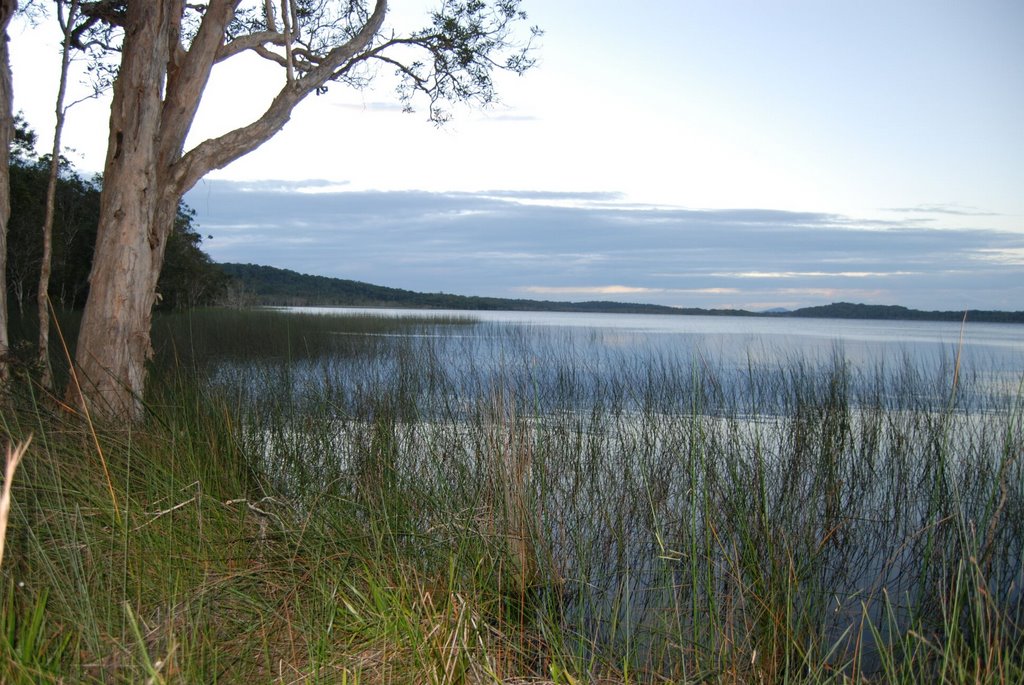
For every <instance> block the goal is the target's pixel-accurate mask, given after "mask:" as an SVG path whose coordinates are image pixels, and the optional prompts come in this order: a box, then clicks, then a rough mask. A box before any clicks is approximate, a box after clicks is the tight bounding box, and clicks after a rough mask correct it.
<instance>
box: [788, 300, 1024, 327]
mask: <svg viewBox="0 0 1024 685" xmlns="http://www.w3.org/2000/svg"><path fill="white" fill-rule="evenodd" d="M965 314H966V316H967V320H968V321H975V322H983V323H1024V312H999V311H992V310H982V309H969V310H967V312H966V313H965V312H963V311H959V312H956V311H947V312H941V311H922V310H919V309H908V308H906V307H901V306H899V305H884V304H853V303H851V302H836V303H834V304H828V305H823V306H820V307H804V308H803V309H797V310H794V311H792V312H788V313H786V314H772V315H771V316H797V317H807V318H816V319H824V318H827V319H891V320H899V321H963V320H964V315H965Z"/></svg>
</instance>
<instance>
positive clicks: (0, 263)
mask: <svg viewBox="0 0 1024 685" xmlns="http://www.w3.org/2000/svg"><path fill="white" fill-rule="evenodd" d="M17 10H18V2H17V0H0V383H2V382H4V381H6V380H7V375H8V364H7V354H8V348H9V347H10V341H9V339H8V337H7V222H8V220H9V219H10V216H11V190H10V177H11V175H10V159H9V156H8V150H10V147H11V137H12V136H13V134H14V111H13V110H14V88H13V85H12V83H11V81H12V79H11V56H10V52H9V51H8V41H9V38H8V35H7V27H8V25H10V23H11V18H12V17H13V16H14V13H15V12H16V11H17Z"/></svg>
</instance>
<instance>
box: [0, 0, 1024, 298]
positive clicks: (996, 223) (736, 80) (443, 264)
mask: <svg viewBox="0 0 1024 685" xmlns="http://www.w3.org/2000/svg"><path fill="white" fill-rule="evenodd" d="M392 5H393V10H392V12H391V15H390V17H389V21H390V22H391V25H393V26H395V27H397V28H399V29H401V28H402V27H414V26H416V25H417V24H418V23H422V20H423V18H424V17H426V15H427V12H428V11H429V10H430V8H431V7H433V6H434V5H435V3H433V2H431V1H429V0H410V1H409V2H404V3H403V2H400V0H394V2H393V3H392ZM523 8H524V9H525V10H526V11H527V12H528V13H529V23H530V24H537V25H539V26H540V27H541V28H542V29H543V30H544V31H545V35H544V37H543V38H542V40H541V41H540V42H539V45H538V51H537V57H538V62H537V66H536V67H535V68H534V69H533V70H531V71H530V72H528V73H527V74H526V75H525V76H522V77H514V76H511V75H502V76H501V77H500V78H499V79H498V90H499V95H500V97H501V100H502V101H501V103H499V104H498V105H496V106H493V107H491V108H489V109H486V110H480V109H473V108H468V107H458V108H456V109H455V110H454V111H453V114H454V118H453V120H452V121H451V122H450V123H449V124H447V125H446V126H444V127H442V128H437V127H435V126H434V125H433V124H431V123H430V122H429V121H427V116H426V110H425V107H420V108H419V109H418V111H416V112H414V113H412V114H408V113H403V112H402V111H401V107H400V106H399V105H398V104H397V100H396V98H395V97H394V95H393V92H392V91H391V89H390V87H384V85H383V84H384V82H386V81H387V78H386V74H383V75H382V77H381V79H380V81H381V82H382V87H380V88H376V89H369V90H363V91H353V90H349V89H345V88H343V87H341V86H333V87H332V88H331V89H330V90H329V92H328V93H327V94H326V95H323V96H319V97H311V98H309V99H308V100H307V101H306V102H304V103H303V104H302V105H300V106H299V107H298V108H297V109H296V111H295V112H294V114H293V117H292V121H291V122H290V123H289V124H288V125H287V126H286V127H285V129H284V130H283V131H282V132H281V133H279V134H278V136H277V137H275V138H274V139H273V140H271V141H270V142H268V143H267V144H265V145H264V146H263V147H262V148H260V149H258V150H257V151H255V152H253V153H251V154H250V155H248V156H247V157H245V158H243V159H241V160H239V161H237V162H235V163H234V164H232V165H230V166H229V167H227V168H226V169H223V170H220V171H216V172H214V173H211V174H210V175H209V176H208V177H207V178H206V179H204V180H203V181H200V183H199V184H198V185H197V186H196V187H195V188H194V189H193V190H192V191H191V192H190V193H189V194H188V195H187V196H186V201H187V202H188V203H189V205H190V206H191V207H192V208H193V209H195V211H196V217H197V222H198V226H199V230H200V232H201V233H202V234H203V235H204V236H209V237H208V238H206V239H205V241H204V248H205V249H206V250H207V251H208V253H209V254H210V255H211V257H213V258H214V259H215V260H217V261H232V262H251V263H258V264H265V265H269V266H276V267H280V268H287V269H293V270H295V271H299V272H302V273H310V274H318V275H324V276H334V277H339V278H350V279H355V280H361V281H367V282H371V283H375V284H379V285H386V286H391V287H399V288H407V289H411V290H418V291H424V292H447V293H455V294H464V295H485V296H496V297H514V298H522V297H528V298H536V299H550V300H572V301H580V300H597V299H601V300H616V301H626V302H651V303H657V304H667V305H672V306H680V307H715V308H740V309H750V310H761V309H770V308H779V307H781V308H796V307H802V306H812V305H818V304H827V303H829V302H839V301H848V302H865V303H872V304H900V305H904V306H909V307H914V308H919V309H941V310H960V309H965V308H981V309H1003V310H1021V309H1024V192H1022V191H1024V123H1022V122H1024V40H1021V38H1020V36H1021V30H1022V27H1024V3H1021V2H1019V0H970V1H967V0H963V1H953V0H949V1H945V0H941V1H940V0H900V1H899V2H893V1H892V0H885V1H879V0H866V1H860V2H856V3H854V2H833V1H831V0H817V1H813V2H812V1H810V0H805V1H796V0H773V1H772V2H763V1H761V0H756V1H755V0H750V1H740V0H707V1H704V0H700V1H697V0H637V1H636V2H633V3H621V2H612V1H610V0H588V1H587V2H583V1H582V0H558V1H557V2H556V1H553V0H548V1H546V2H542V1H541V0H524V1H523ZM11 33H12V46H11V52H12V61H13V68H14V78H15V107H16V108H20V109H22V110H24V111H25V113H26V116H27V117H28V119H29V121H30V122H31V123H32V124H33V126H35V127H36V128H37V130H39V131H40V132H41V133H42V134H43V135H42V137H43V138H44V139H45V138H46V136H47V133H46V132H47V131H48V127H49V126H52V123H51V122H52V119H53V115H52V110H53V97H54V94H55V92H56V79H55V76H56V73H57V68H56V59H57V57H58V56H57V38H56V37H54V36H53V35H52V34H53V32H52V31H47V30H46V27H45V26H43V27H35V28H30V27H27V26H26V25H24V24H19V25H16V26H14V27H13V28H12V31H11ZM524 35H525V32H524ZM50 64H52V65H53V66H52V67H50V66H47V65H50ZM282 78H283V76H281V75H280V74H278V73H277V72H275V71H273V70H267V69H266V68H265V67H264V66H263V65H262V64H257V63H255V62H253V61H246V62H244V63H243V64H240V65H225V66H224V67H222V68H219V70H218V72H215V74H214V79H213V81H212V82H211V85H210V87H209V88H208V89H207V94H206V98H205V99H204V103H203V106H202V109H201V111H200V114H199V117H198V118H197V121H196V123H195V125H194V126H193V129H192V133H191V136H190V144H194V143H195V142H198V141H200V140H202V139H204V138H207V137H209V136H211V135H216V134H217V133H220V132H223V131H225V130H229V129H231V128H234V127H235V126H237V125H240V124H244V123H247V122H248V120H250V119H252V118H254V117H255V116H257V115H258V113H259V112H260V111H261V106H263V105H265V104H266V102H267V101H268V98H269V95H268V94H269V93H270V92H271V90H270V89H271V88H274V87H278V86H279V84H280V80H281V79H282ZM77 92H79V93H81V92H82V91H81V89H79V91H77ZM108 116H109V101H108V100H105V99H100V100H89V101H86V102H83V103H81V104H78V105H76V106H75V107H74V108H72V110H71V112H70V114H69V120H68V128H67V130H66V134H65V141H66V143H67V144H68V145H69V146H70V147H72V148H74V150H75V153H74V154H72V155H71V157H72V159H73V160H75V161H76V163H77V164H78V165H79V167H80V168H83V169H87V170H96V171H99V170H100V168H101V167H102V161H103V155H104V151H105V145H106V132H105V129H106V122H107V118H108Z"/></svg>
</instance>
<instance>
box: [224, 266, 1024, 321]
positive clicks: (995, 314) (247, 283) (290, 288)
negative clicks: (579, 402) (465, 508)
mask: <svg viewBox="0 0 1024 685" xmlns="http://www.w3.org/2000/svg"><path fill="white" fill-rule="evenodd" d="M218 267H219V268H220V269H222V270H223V271H224V273H225V274H227V275H228V276H230V279H231V280H230V286H229V293H230V303H231V304H233V305H236V306H248V305H278V306H346V307H409V308H415V309H463V310H465V309H475V310H510V311H549V312H605V313H618V314H672V315H698V316H760V317H804V318H826V319H892V320H903V321H961V320H962V319H963V318H964V314H965V313H964V312H962V311H959V312H957V311H948V312H926V311H920V310H916V309H908V308H906V307H900V306H895V305H891V306H890V305H868V304H851V303H849V302H838V303H834V304H829V305H825V306H821V307H805V308H803V309H797V310H795V311H785V312H750V311H745V310H742V309H700V308H696V307H686V308H683V307H668V306H665V305H658V304H640V303H630V302H607V301H591V302H552V301H550V300H523V299H507V298H500V297H477V296H468V295H451V294H448V293H419V292H415V291H412V290H402V289H399V288H386V287H384V286H379V285H372V284H370V283H363V282H360V281H350V280H347V279H343V278H328V277H325V276H311V275H307V274H300V273H298V272H296V271H291V270H289V269H278V268H275V267H271V266H260V265H257V264H231V263H227V264H219V265H218ZM966 314H967V320H968V321H972V322H990V323H1024V312H1000V311H979V310H973V309H972V310H970V311H969V312H967V313H966Z"/></svg>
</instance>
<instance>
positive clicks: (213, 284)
mask: <svg viewBox="0 0 1024 685" xmlns="http://www.w3.org/2000/svg"><path fill="white" fill-rule="evenodd" d="M37 138H38V136H37V134H36V132H35V130H34V129H33V128H32V126H31V125H30V123H29V122H27V121H25V119H24V118H22V117H18V118H17V119H16V121H15V135H14V140H13V143H12V145H11V155H10V162H11V219H10V224H9V229H8V230H9V233H8V264H7V289H8V293H9V297H10V302H11V307H12V312H13V313H14V314H15V315H17V316H22V317H23V316H25V315H26V314H28V313H34V311H35V302H36V298H37V292H38V288H39V265H40V259H41V255H42V249H43V235H42V226H43V218H44V211H45V205H46V202H45V197H46V183H47V175H48V173H49V166H50V155H49V154H40V153H39V152H37V150H36V143H37ZM59 168H60V175H59V177H58V181H57V194H56V198H55V205H54V225H53V266H52V273H51V275H50V289H49V295H50V301H51V302H52V304H53V306H54V307H57V308H60V309H64V310H70V309H81V308H82V307H83V306H84V305H85V300H86V296H87V295H88V294H89V270H90V268H91V266H92V256H93V248H94V247H95V244H96V230H97V226H98V225H99V212H100V191H101V189H102V184H103V179H102V178H101V177H99V176H93V177H87V176H85V175H84V174H83V173H82V172H81V171H79V170H78V169H77V168H75V165H74V164H73V163H72V162H71V161H70V160H69V159H67V158H66V157H63V156H62V157H61V159H60V166H59ZM202 240H203V237H202V236H201V235H200V234H199V232H198V230H197V227H196V225H195V222H194V213H193V212H192V210H191V209H190V208H189V207H188V206H187V205H186V204H184V203H181V204H179V206H178V216H177V221H176V222H175V225H174V231H173V232H172V233H171V235H170V237H169V239H168V243H167V252H166V261H165V263H164V268H163V271H162V272H161V274H160V280H159V285H158V286H157V290H158V298H157V305H156V307H157V308H158V309H161V310H172V309H176V308H180V307H195V306H202V305H207V304H211V303H213V302H215V301H216V300H217V299H218V298H219V297H220V296H221V295H222V293H223V292H224V289H225V287H226V285H227V282H228V276H227V275H226V274H225V273H224V272H223V271H222V270H221V269H219V268H218V267H217V265H216V264H214V262H213V261H212V260H211V259H210V257H209V256H208V255H207V254H206V253H205V252H204V251H203V250H202V247H201V245H202Z"/></svg>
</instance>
